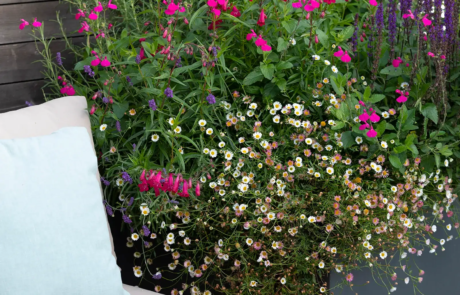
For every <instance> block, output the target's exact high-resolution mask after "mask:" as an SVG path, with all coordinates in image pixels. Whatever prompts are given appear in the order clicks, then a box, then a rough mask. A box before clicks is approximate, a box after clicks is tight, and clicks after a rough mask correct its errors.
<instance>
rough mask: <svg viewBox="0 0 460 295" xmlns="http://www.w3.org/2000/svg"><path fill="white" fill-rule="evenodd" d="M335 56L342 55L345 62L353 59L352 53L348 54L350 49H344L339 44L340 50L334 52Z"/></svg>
mask: <svg viewBox="0 0 460 295" xmlns="http://www.w3.org/2000/svg"><path fill="white" fill-rule="evenodd" d="M334 56H335V57H341V58H340V60H341V61H343V62H344V63H349V62H350V61H351V57H350V55H348V51H343V50H342V47H340V46H339V51H337V52H335V53H334Z"/></svg>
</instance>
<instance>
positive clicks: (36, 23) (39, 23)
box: [32, 18, 42, 28]
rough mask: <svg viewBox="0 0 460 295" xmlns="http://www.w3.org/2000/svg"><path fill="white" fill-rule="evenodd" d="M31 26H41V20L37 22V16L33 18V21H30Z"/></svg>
mask: <svg viewBox="0 0 460 295" xmlns="http://www.w3.org/2000/svg"><path fill="white" fill-rule="evenodd" d="M32 26H34V27H36V28H38V27H41V26H42V23H41V22H38V21H37V18H35V19H34V22H33V23H32Z"/></svg>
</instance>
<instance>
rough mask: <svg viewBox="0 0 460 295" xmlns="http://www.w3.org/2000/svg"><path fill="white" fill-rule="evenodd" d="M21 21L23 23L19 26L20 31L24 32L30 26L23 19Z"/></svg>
mask: <svg viewBox="0 0 460 295" xmlns="http://www.w3.org/2000/svg"><path fill="white" fill-rule="evenodd" d="M21 21H22V23H21V24H20V25H19V29H20V30H24V28H25V27H26V26H28V25H29V22H28V21H26V20H23V19H21Z"/></svg>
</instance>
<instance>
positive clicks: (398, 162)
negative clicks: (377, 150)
mask: <svg viewBox="0 0 460 295" xmlns="http://www.w3.org/2000/svg"><path fill="white" fill-rule="evenodd" d="M390 163H391V165H393V167H395V168H397V169H399V168H401V167H402V163H401V160H400V159H399V157H398V156H397V155H395V154H392V155H391V156H390Z"/></svg>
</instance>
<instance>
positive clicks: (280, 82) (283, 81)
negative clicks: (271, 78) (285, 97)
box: [276, 79, 287, 91]
mask: <svg viewBox="0 0 460 295" xmlns="http://www.w3.org/2000/svg"><path fill="white" fill-rule="evenodd" d="M286 84H287V81H286V79H278V80H277V81H276V86H278V88H279V89H280V90H282V91H284V90H286Z"/></svg>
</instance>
